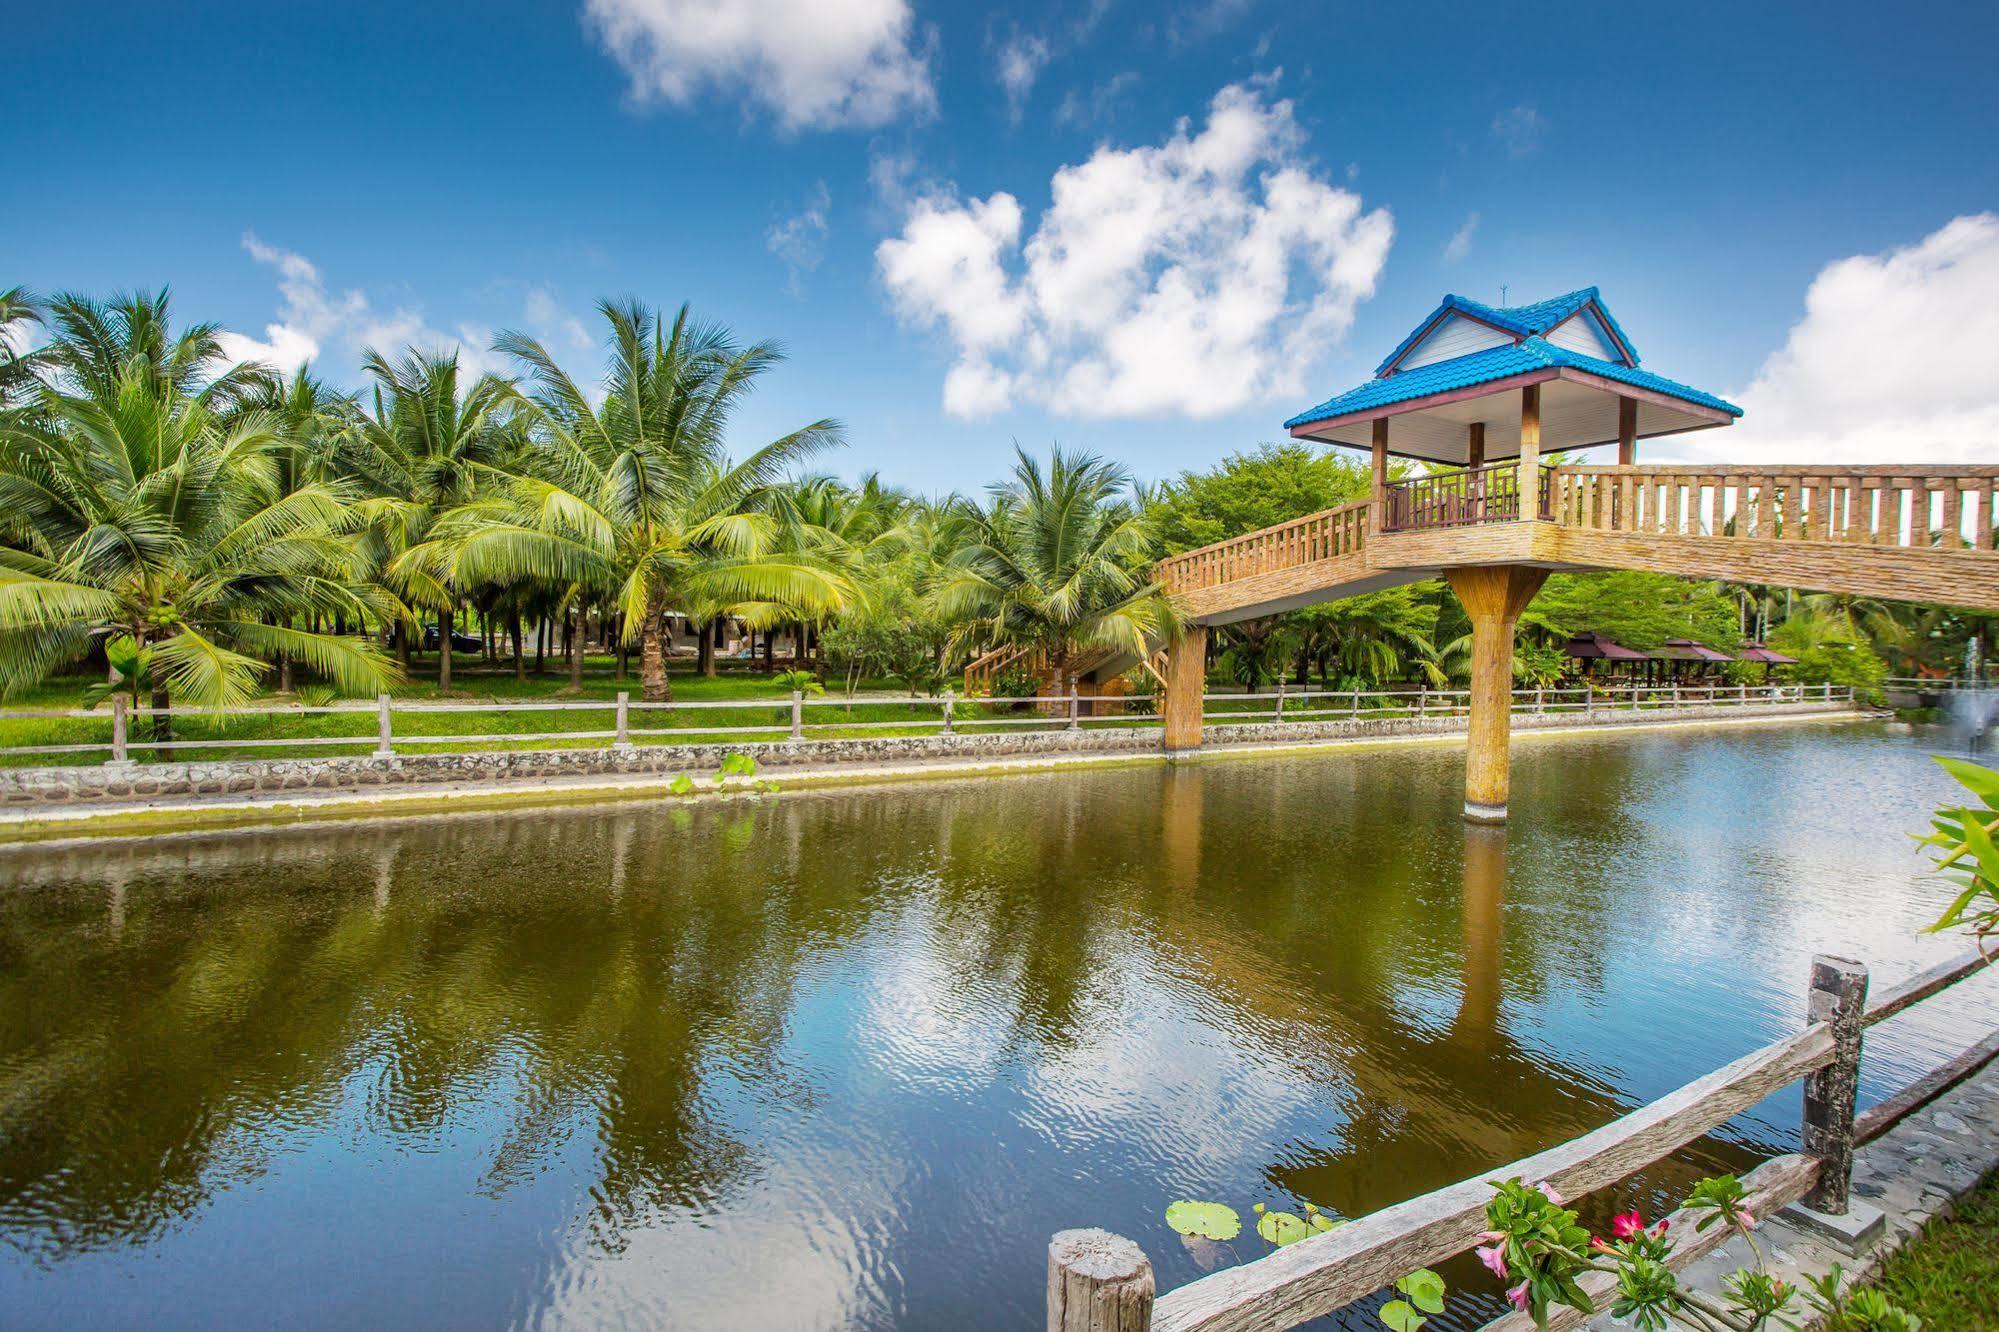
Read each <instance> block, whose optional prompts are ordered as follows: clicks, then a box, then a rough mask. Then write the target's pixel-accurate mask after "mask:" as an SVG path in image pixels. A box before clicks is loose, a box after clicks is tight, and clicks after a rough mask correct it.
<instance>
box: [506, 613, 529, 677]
mask: <svg viewBox="0 0 1999 1332" xmlns="http://www.w3.org/2000/svg"><path fill="white" fill-rule="evenodd" d="M507 638H508V639H509V641H511V642H512V643H513V645H514V678H515V679H516V680H525V679H527V678H528V675H527V659H526V655H525V653H524V652H523V651H522V650H521V613H520V611H519V610H518V609H515V610H509V611H508V612H507Z"/></svg>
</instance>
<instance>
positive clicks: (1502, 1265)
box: [1474, 1244, 1506, 1281]
mask: <svg viewBox="0 0 1999 1332" xmlns="http://www.w3.org/2000/svg"><path fill="white" fill-rule="evenodd" d="M1474 1252H1476V1253H1477V1254H1478V1260H1479V1261H1480V1262H1482V1263H1484V1264H1485V1266H1486V1270H1487V1271H1489V1272H1491V1273H1492V1274H1493V1275H1494V1276H1496V1277H1498V1278H1499V1279H1500V1280H1501V1281H1504V1280H1505V1279H1506V1250H1504V1249H1502V1248H1500V1247H1499V1246H1498V1245H1497V1244H1494V1245H1490V1246H1486V1245H1481V1246H1480V1247H1479V1248H1478V1249H1476V1250H1474Z"/></svg>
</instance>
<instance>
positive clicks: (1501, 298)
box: [1499, 282, 1506, 306]
mask: <svg viewBox="0 0 1999 1332" xmlns="http://www.w3.org/2000/svg"><path fill="white" fill-rule="evenodd" d="M1499 303H1500V305H1502V306H1504V305H1505V304H1506V284H1505V283H1504V282H1502V283H1500V284H1499Z"/></svg>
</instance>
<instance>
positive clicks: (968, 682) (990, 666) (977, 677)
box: [965, 644, 1042, 694]
mask: <svg viewBox="0 0 1999 1332" xmlns="http://www.w3.org/2000/svg"><path fill="white" fill-rule="evenodd" d="M1022 661H1024V662H1026V663H1027V669H1029V670H1031V671H1034V672H1035V673H1036V674H1039V673H1040V671H1041V664H1042V655H1041V653H1040V651H1039V650H1037V649H1035V648H1032V647H1024V646H1022V645H1020V644H1011V645H1009V646H1006V647H997V648H994V649H993V650H992V651H991V652H988V653H986V654H985V655H984V656H982V657H978V658H976V659H974V660H973V661H972V662H971V663H970V664H968V665H967V666H966V667H965V692H966V693H968V694H990V693H991V692H992V691H993V681H995V680H997V679H999V677H1000V672H1002V671H1004V670H1005V669H1006V668H1007V667H1009V666H1012V665H1014V664H1015V663H1017V662H1022Z"/></svg>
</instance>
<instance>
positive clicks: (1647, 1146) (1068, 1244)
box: [1048, 952, 1999, 1332]
mask: <svg viewBox="0 0 1999 1332" xmlns="http://www.w3.org/2000/svg"><path fill="white" fill-rule="evenodd" d="M1990 960H1991V959H1988V958H1986V957H1985V956H1984V955H1983V954H1981V953H1976V952H1974V953H1971V954H1969V955H1967V956H1965V957H1962V958H1959V959H1956V960H1954V961H1951V962H1947V963H1944V964H1942V965H1941V966H1937V967H1933V968H1931V969H1930V970H1929V971H1926V972H1924V973H1922V974H1921V975H1919V976H1916V977H1914V978H1912V979H1910V980H1908V981H1906V982H1904V983H1903V984H1901V985H1898V986H1895V987H1894V988H1893V989H1891V990H1889V991H1888V992H1887V993H1886V994H1884V995H1882V996H1881V997H1880V998H1879V999H1877V1000H1876V1001H1875V1003H1874V1004H1873V1005H1872V1006H1871V1007H1870V1006H1869V1005H1868V1004H1867V969H1866V968H1865V967H1863V966H1861V965H1860V964H1859V963H1857V962H1851V961H1847V960H1845V959H1843V958H1835V957H1819V958H1816V959H1814V960H1813V963H1812V978H1811V988H1810V990H1809V992H1808V994H1807V999H1806V1021H1807V1025H1806V1026H1805V1028H1804V1030H1802V1031H1800V1032H1798V1033H1797V1034H1796V1035H1794V1036H1787V1037H1785V1038H1784V1039H1783V1040H1780V1041H1776V1042H1774V1043H1772V1044H1770V1045H1766V1046H1764V1047H1763V1048H1762V1049H1760V1050H1756V1051H1753V1052H1752V1053H1750V1054H1746V1055H1744V1056H1743V1057H1742V1058H1740V1059H1738V1060H1736V1061H1735V1062H1734V1063H1732V1064H1728V1065H1726V1066H1724V1067H1722V1068H1720V1069H1717V1070H1716V1071H1714V1072H1713V1073H1710V1074H1708V1075H1707V1076H1706V1077H1704V1078H1700V1079H1698V1080H1696V1081H1694V1082H1690V1083H1688V1084H1687V1085H1686V1086H1684V1087H1682V1088H1680V1089H1679V1090H1678V1091H1675V1092H1672V1093H1670V1094H1669V1095H1667V1096H1665V1097H1663V1098H1661V1099H1659V1100H1657V1101H1654V1102H1652V1103H1651V1104H1650V1105H1645V1106H1641V1107H1639V1108H1638V1109H1636V1110H1634V1111H1632V1112H1631V1113H1630V1114H1628V1115H1625V1116H1624V1117H1623V1118H1621V1119H1617V1120H1613V1121H1612V1122H1611V1123H1609V1124H1606V1125H1604V1126H1603V1127H1602V1128H1599V1129H1597V1130H1595V1131H1594V1132H1592V1133H1586V1134H1584V1135H1583V1136H1582V1137H1580V1138H1576V1139H1573V1140H1571V1141H1569V1142H1565V1143H1563V1144H1562V1145H1560V1146H1559V1147H1551V1148H1549V1149H1548V1150H1547V1151H1544V1152H1539V1153H1537V1154H1535V1155H1533V1156H1529V1157H1526V1158H1524V1159H1522V1160H1518V1161H1514V1162H1512V1163H1511V1164H1508V1165H1501V1166H1495V1167H1494V1168H1492V1169H1490V1170H1481V1171H1479V1172H1478V1173H1477V1174H1476V1175H1473V1176H1472V1177H1471V1178H1469V1179H1466V1180H1462V1181H1460V1182H1459V1183H1456V1184H1452V1185H1449V1186H1447V1187H1445V1188H1441V1189H1438V1190H1436V1191H1434V1192H1432V1193H1426V1194H1423V1195H1422V1196H1421V1197H1417V1198H1411V1199H1409V1200H1408V1201H1407V1202H1401V1203H1397V1204H1395V1205H1394V1206H1392V1207H1387V1208H1384V1209H1382V1210H1381V1211H1378V1212H1374V1213H1371V1214H1369V1215H1367V1216H1363V1217H1360V1218H1359V1219H1357V1220H1354V1221H1350V1222H1348V1223H1347V1224H1346V1225H1343V1226H1341V1227H1339V1228H1337V1229H1335V1230H1332V1231H1329V1232H1327V1233H1325V1234H1323V1235H1317V1236H1314V1237H1312V1238H1310V1239H1306V1240H1301V1241H1299V1242H1298V1243H1296V1244H1293V1245H1290V1246H1289V1247H1287V1248H1282V1249H1279V1250H1277V1251H1276V1252H1275V1253H1273V1254H1271V1255H1270V1256H1268V1257H1266V1258H1261V1259H1258V1260H1256V1261H1254V1262H1248V1263H1244V1264H1242V1265H1241V1266H1239V1267H1231V1268H1224V1269H1223V1270H1221V1271H1219V1272H1215V1273H1213V1274H1211V1275H1209V1276H1205V1277H1202V1278H1201V1279H1199V1280H1198V1281H1193V1282H1190V1283H1189V1284H1187V1285H1185V1286H1182V1287H1180V1288H1179V1289H1178V1290H1174V1291H1170V1292H1168V1293H1167V1294H1165V1295H1163V1296H1158V1297H1157V1298H1156V1299H1155V1296H1154V1289H1153V1278H1152V1268H1151V1264H1150V1262H1149V1261H1148V1260H1147V1259H1146V1258H1145V1255H1144V1253H1143V1251H1142V1250H1140V1249H1139V1247H1138V1246H1137V1245H1136V1244H1134V1243H1132V1242H1131V1241H1130V1240H1128V1239H1125V1238H1123V1237H1121V1236H1118V1235H1113V1234H1110V1233H1109V1232H1107V1231H1102V1230H1065V1231H1062V1232H1060V1233H1058V1234H1057V1235H1056V1236H1055V1237H1054V1239H1053V1240H1052V1241H1051V1242H1050V1244H1049V1248H1048V1328H1049V1332H1085V1329H1088V1330H1089V1332H1252V1329H1258V1330H1260V1329H1270V1328H1286V1327H1294V1326H1296V1325H1297V1324H1299V1323H1302V1322H1305V1321H1307V1320H1309V1319H1312V1318H1318V1317H1321V1316H1323V1315H1326V1314H1329V1313H1332V1312H1333V1311H1335V1310H1337V1309H1339V1308H1341V1307H1342V1306H1343V1305H1346V1304H1349V1303H1351V1302H1353V1301H1354V1300H1357V1299H1362V1298H1365V1297H1366V1296H1368V1295H1371V1294H1373V1293H1374V1292H1376V1291H1379V1290H1381V1289H1382V1288H1384V1287H1386V1286H1388V1285H1389V1284H1390V1283H1392V1282H1394V1281H1395V1280H1397V1279H1398V1278H1400V1277H1402V1276H1404V1275H1406V1274H1407V1273H1409V1272H1412V1271H1414V1270H1415V1269H1417V1268H1419V1267H1429V1266H1433V1265H1435V1264H1437V1263H1440V1262H1443V1261H1445V1260H1446V1259H1449V1258H1453V1257H1456V1256H1457V1255H1459V1254H1462V1253H1464V1252H1466V1251H1468V1250H1469V1249H1470V1248H1471V1247H1472V1246H1473V1244H1475V1243H1476V1242H1477V1240H1478V1238H1479V1233H1480V1232H1481V1231H1483V1230H1484V1229H1485V1225H1486V1221H1485V1205H1486V1202H1487V1201H1488V1200H1489V1199H1490V1198H1491V1196H1492V1187H1491V1185H1490V1184H1489V1183H1488V1182H1487V1181H1489V1180H1493V1179H1520V1180H1523V1181H1526V1182H1529V1183H1546V1184H1548V1185H1549V1186H1550V1187H1551V1188H1554V1189H1557V1190H1559V1191H1560V1192H1561V1193H1563V1194H1564V1195H1566V1196H1568V1197H1571V1198H1574V1197H1579V1196H1581V1195H1583V1194H1586V1193H1591V1192H1594V1191H1595V1190H1597V1189H1601V1188H1605V1187H1608V1186H1609V1185H1612V1184H1615V1183H1617V1182H1618V1181H1620V1180H1622V1179H1624V1178H1625V1177H1626V1176H1628V1175H1630V1174H1631V1173H1632V1172H1634V1171H1636V1170H1641V1169H1643V1168H1644V1167H1646V1166H1649V1165H1652V1164H1653V1163H1655V1162H1657V1161H1660V1160H1663V1159H1664V1158H1665V1157H1667V1156H1669V1155H1671V1154H1672V1153H1673V1152H1675V1151H1677V1150H1679V1149H1680V1148H1682V1147H1685V1146H1686V1145H1688V1144H1689V1143H1692V1142H1694V1141H1696V1140H1698V1139H1700V1138H1702V1137H1704V1136H1706V1135H1707V1134H1709V1133H1711V1132H1713V1131H1714V1130H1715V1129H1717V1128H1720V1127H1721V1126H1722V1125H1723V1124H1725V1123H1727V1122H1728V1121H1729V1120H1730V1119H1732V1118H1734V1117H1735V1116H1736V1115H1738V1114H1740V1113H1742V1112H1743V1111H1744V1110H1747V1109H1749V1108H1750V1107H1751V1106H1754V1105H1756V1104H1757V1103H1759V1102H1760V1101H1762V1100H1763V1099H1764V1098H1765V1097H1767V1096H1769V1095H1771V1094H1772V1093H1773V1092H1776V1091H1779V1090H1781V1089H1782V1088H1784V1087H1787V1086H1789V1085H1790V1084H1791V1083H1793V1082H1796V1081H1798V1080H1799V1079H1800V1078H1803V1079H1805V1080H1806V1083H1805V1117H1804V1151H1803V1152H1802V1153H1799V1154H1794V1155H1791V1156H1783V1157H1778V1158H1777V1159H1775V1160H1772V1161H1766V1162H1764V1163H1763V1164H1762V1165H1761V1166H1758V1167H1757V1168H1756V1169H1755V1170H1752V1171H1750V1172H1749V1174H1748V1175H1746V1176H1744V1178H1743V1181H1742V1182H1743V1186H1744V1187H1745V1188H1746V1189H1747V1190H1748V1192H1749V1199H1748V1206H1749V1207H1750V1208H1751V1210H1752V1211H1753V1212H1754V1213H1755V1214H1756V1215H1758V1216H1771V1215H1774V1214H1775V1213H1776V1212H1777V1211H1779V1210H1780V1209H1782V1208H1784V1207H1786V1206H1788V1205H1790V1204H1791V1203H1794V1202H1797V1201H1799V1200H1804V1201H1805V1202H1806V1203H1807V1204H1808V1205H1809V1206H1811V1207H1812V1208H1814V1209H1815V1210H1817V1211H1820V1212H1823V1213H1827V1214H1830V1215H1834V1216H1840V1215H1844V1214H1846V1212H1847V1211H1848V1207H1849V1199H1848V1193H1849V1190H1850V1188H1851V1176H1852V1170H1853V1152H1854V1148H1855V1147H1857V1146H1858V1145H1860V1144H1862V1143H1865V1142H1867V1141H1870V1140H1871V1139H1872V1138H1874V1137H1878V1136H1879V1135H1880V1134H1882V1133H1885V1132H1886V1131H1887V1130H1888V1129H1889V1128H1890V1127H1892V1126H1893V1125H1894V1124H1895V1123H1896V1122H1898V1121H1899V1120H1900V1119H1902V1118H1905V1117H1906V1116H1908V1115H1909V1114H1912V1113H1914V1112H1915V1111H1916V1110H1917V1109H1920V1108H1921V1107H1922V1106H1924V1105H1927V1104H1929V1103H1930V1102H1931V1101H1934V1100H1935V1099H1936V1098H1937V1097H1939V1096H1941V1095H1943V1094H1944V1093H1945V1092H1947V1091H1949V1090H1950V1089H1951V1088H1952V1087H1955V1086H1957V1085H1958V1084H1959V1083H1962V1082H1963V1081H1964V1080H1965V1079H1967V1078H1969V1077H1971V1076H1972V1075H1973V1074H1975V1073H1976V1072H1978V1070H1979V1069H1981V1068H1983V1067H1984V1066H1985V1065H1986V1064H1987V1063H1989V1062H1991V1061H1992V1060H1993V1059H1994V1058H1995V1057H1999V1034H1995V1036H1993V1037H1991V1038H1988V1039H1986V1040H1984V1041H1981V1042H1979V1043H1978V1044H1976V1045H1973V1046H1972V1047H1971V1048H1970V1049H1968V1050H1966V1051H1964V1052H1963V1053H1962V1054H1960V1055H1958V1056H1957V1057H1956V1058H1954V1059H1952V1060H1951V1061H1949V1062H1948V1063H1947V1064H1945V1065H1944V1066H1943V1067H1941V1068H1939V1069H1938V1070H1937V1071H1936V1072H1934V1073H1932V1074H1930V1075H1928V1076H1927V1077H1924V1078H1922V1079H1920V1080H1918V1082H1916V1083H1915V1084H1914V1085H1913V1086H1911V1087H1909V1088H1907V1089H1906V1090H1904V1091H1903V1092H1901V1093H1899V1094H1898V1095H1896V1096H1893V1097H1890V1098H1889V1099H1888V1100H1886V1101H1883V1102H1882V1103H1881V1104H1880V1105H1878V1106H1875V1107H1874V1108H1872V1109H1870V1110H1869V1111H1868V1112H1867V1113H1866V1114H1865V1115H1861V1116H1858V1117H1856V1116H1855V1114H1854V1090H1855V1088H1856V1086H1857V1085H1858V1080H1859V1073H1860V1059H1861V1053H1862V1031H1863V1030H1864V1029H1865V1028H1867V1027H1871V1026H1873V1025H1874V1024H1875V1023H1878V1022H1882V1021H1885V1020H1886V1019H1888V1018H1890V1017H1893V1016H1894V1015H1895V1014H1897V1013H1899V1012H1902V1011H1903V1010H1904V1009H1906V1008H1908V1007H1909V1006H1911V1005H1912V1004H1915V1003H1917V1002H1919V1001H1921V1000H1923V999H1927V998H1929V997H1930V996H1932V995H1935V994H1937V993H1939V992H1941V991H1942V990H1943V989H1945V988H1946V987H1948V986H1950V985H1953V984H1955V983H1956V982H1958V981H1960V980H1963V979H1964V978H1965V977H1967V976H1971V975H1974V974H1976V973H1977V972H1979V971H1982V970H1983V969H1984V968H1985V967H1986V965H1987V964H1988V962H1989V961H1990ZM1694 1219H1695V1218H1691V1217H1684V1216H1679V1215H1675V1216H1673V1217H1672V1218H1670V1220H1671V1222H1672V1229H1671V1233H1672V1234H1674V1235H1676V1236H1681V1237H1683V1238H1681V1240H1680V1242H1679V1244H1678V1246H1677V1247H1676V1248H1675V1249H1674V1251H1673V1255H1672V1259H1671V1266H1673V1267H1675V1268H1681V1267H1684V1266H1686V1265H1687V1264H1689V1263H1691V1262H1693V1261H1694V1260H1695V1259H1697V1258H1699V1257H1701V1256H1703V1255H1704V1254H1706V1253H1708V1252H1711V1251H1712V1250H1713V1249H1715V1248H1717V1247H1718V1246H1719V1245H1720V1244H1721V1243H1722V1242H1723V1241H1725V1240H1726V1239H1727V1238H1728V1237H1729V1234H1730V1231H1729V1228H1728V1227H1726V1226H1714V1227H1711V1228H1710V1229H1708V1230H1707V1231H1705V1232H1703V1231H1700V1230H1698V1229H1696V1227H1695V1226H1694V1225H1692V1224H1691V1222H1692V1221H1693V1220H1694ZM1608 1281H1609V1278H1608V1277H1607V1276H1606V1275H1604V1274H1598V1273H1592V1274H1590V1275H1588V1276H1586V1277H1584V1278H1583V1283H1582V1284H1583V1287H1584V1289H1585V1290H1587V1291H1589V1292H1590V1293H1591V1295H1592V1296H1601V1295H1603V1294H1604V1293H1605V1291H1606V1290H1607V1285H1608ZM1550 1312H1551V1316H1550V1318H1549V1319H1548V1323H1547V1326H1548V1327H1550V1328H1564V1327H1576V1326H1579V1325H1580V1324H1581V1323H1582V1321H1583V1318H1582V1316H1581V1315H1579V1314H1576V1313H1575V1311H1573V1310H1566V1309H1558V1310H1552V1311H1550ZM1493 1326H1494V1327H1497V1328H1504V1329H1506V1332H1524V1329H1525V1328H1527V1327H1530V1326H1532V1324H1531V1322H1529V1321H1527V1320H1526V1319H1525V1318H1524V1316H1523V1315H1509V1316H1508V1317H1506V1318H1504V1319H1501V1320H1500V1322H1499V1323H1497V1324H1494V1325H1493Z"/></svg>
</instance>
